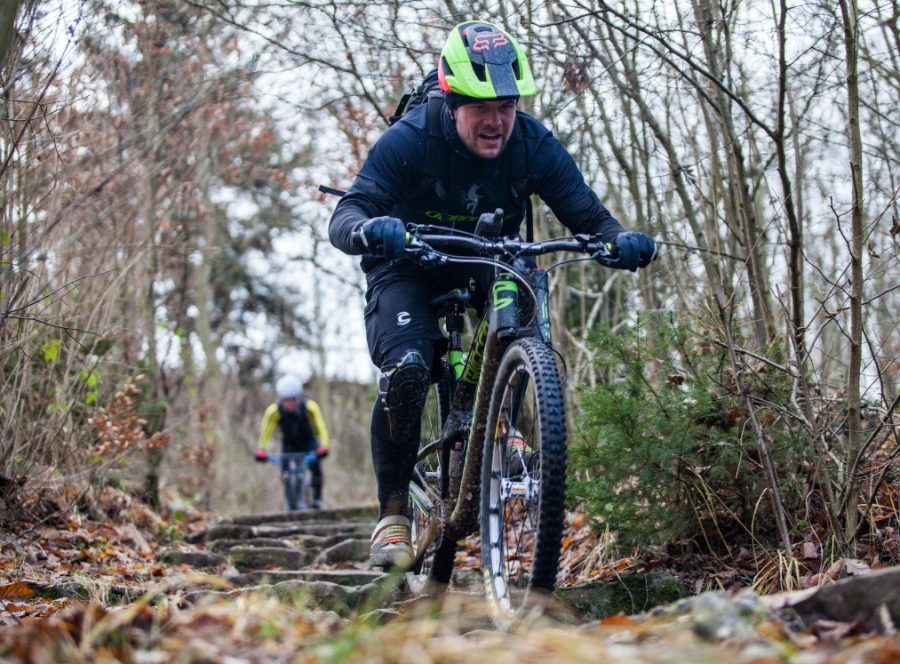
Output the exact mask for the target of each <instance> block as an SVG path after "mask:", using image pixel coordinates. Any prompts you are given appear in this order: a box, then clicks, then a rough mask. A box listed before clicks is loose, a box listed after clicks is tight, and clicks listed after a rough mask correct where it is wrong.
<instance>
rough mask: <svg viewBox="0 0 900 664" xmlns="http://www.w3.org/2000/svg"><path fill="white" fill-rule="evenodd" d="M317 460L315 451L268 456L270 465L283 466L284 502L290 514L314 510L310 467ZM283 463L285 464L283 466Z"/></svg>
mask: <svg viewBox="0 0 900 664" xmlns="http://www.w3.org/2000/svg"><path fill="white" fill-rule="evenodd" d="M315 460H316V453H315V452H314V451H313V452H284V453H282V454H269V455H268V458H267V461H268V462H269V463H274V464H276V465H278V466H282V471H281V482H282V484H283V485H284V502H285V508H286V509H287V511H288V512H305V511H307V510H310V509H313V508H314V500H313V498H314V496H313V488H312V470H311V469H310V465H311V464H312V463H313V462H314V461H315ZM282 461H284V462H285V463H284V464H282Z"/></svg>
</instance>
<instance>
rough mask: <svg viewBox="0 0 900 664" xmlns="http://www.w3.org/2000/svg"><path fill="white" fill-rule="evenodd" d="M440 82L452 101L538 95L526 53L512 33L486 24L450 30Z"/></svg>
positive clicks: (479, 23)
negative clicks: (460, 98)
mask: <svg viewBox="0 0 900 664" xmlns="http://www.w3.org/2000/svg"><path fill="white" fill-rule="evenodd" d="M438 79H439V81H440V84H441V90H443V91H444V93H445V94H447V97H448V101H450V100H451V99H452V98H453V97H457V96H458V97H462V98H470V99H514V98H518V97H523V96H524V97H530V96H532V95H535V94H537V87H536V86H535V84H534V77H533V76H532V75H531V68H530V67H529V66H528V59H527V58H526V57H525V51H524V50H522V47H521V46H519V43H518V42H517V41H516V40H515V39H513V38H512V36H510V34H509V33H507V32H505V31H504V30H501V29H500V28H498V27H497V26H496V25H493V24H492V23H485V22H484V21H467V22H465V23H460V24H459V25H457V26H456V27H455V28H453V30H451V31H450V36H449V37H447V43H446V44H444V48H443V49H442V50H441V61H440V64H439V66H438ZM457 101H458V100H457Z"/></svg>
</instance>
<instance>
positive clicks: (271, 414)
mask: <svg viewBox="0 0 900 664" xmlns="http://www.w3.org/2000/svg"><path fill="white" fill-rule="evenodd" d="M275 393H276V396H277V399H278V400H277V401H276V402H275V403H273V404H270V405H269V406H268V407H267V408H266V410H265V413H264V414H263V417H262V422H261V424H260V427H259V444H258V445H257V448H256V451H255V453H254V457H255V458H256V460H257V461H260V462H265V461H267V460H268V458H269V454H268V451H267V450H268V447H269V440H270V439H271V438H272V433H273V432H274V431H275V427H276V426H277V427H278V428H279V429H280V430H281V450H282V452H284V453H285V454H296V453H303V452H313V451H315V453H316V457H315V460H313V461H312V462H310V463H309V469H310V471H311V472H312V489H313V505H312V506H313V508H315V509H319V508H321V507H322V486H323V483H324V478H323V474H322V464H321V463H320V460H321V459H323V458H325V457H326V456H328V430H327V429H326V428H325V420H324V419H323V418H322V411H321V410H320V408H319V405H318V404H317V403H316V402H315V401H313V400H312V399H309V398H307V397H305V396H304V395H303V383H302V382H301V381H300V379H299V378H297V377H296V376H293V375H290V374H288V375H285V376H282V377H281V378H279V379H278V381H277V382H276V384H275ZM287 466H288V460H287V459H282V461H281V470H282V472H283V473H285V472H286V471H287ZM285 477H286V476H285ZM285 497H286V498H287V500H288V501H290V497H289V495H288V490H287V485H285ZM292 508H293V506H292V505H290V504H289V505H288V510H290V509H292Z"/></svg>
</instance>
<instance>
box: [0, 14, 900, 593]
mask: <svg viewBox="0 0 900 664" xmlns="http://www.w3.org/2000/svg"><path fill="white" fill-rule="evenodd" d="M898 13H900V7H898V5H897V4H896V3H891V2H861V3H860V2H853V1H851V0H840V1H838V2H830V1H823V2H813V3H804V4H802V5H797V6H794V5H788V4H787V3H785V2H776V3H763V2H758V1H756V0H753V1H751V2H747V3H728V2H725V3H721V2H716V1H714V0H677V1H676V2H672V3H667V4H666V5H665V6H662V5H659V4H658V3H653V2H649V1H648V2H637V3H613V4H606V3H599V2H552V3H544V2H531V0H523V1H521V2H506V1H505V0H503V1H499V2H484V3H482V2H475V3H468V4H466V5H465V6H462V5H457V4H456V3H453V2H435V1H415V2H402V3H399V2H387V3H380V4H378V5H377V6H373V5H371V4H369V3H363V2H356V1H355V0H348V1H346V2H318V1H313V2H302V3H301V2H271V3H270V2H266V1H265V0H259V1H257V2H238V1H235V2H231V1H226V2H214V1H212V0H185V1H178V2H175V1H172V2H168V1H161V0H145V1H141V2H130V1H127V0H121V1H117V2H104V1H102V0H98V1H91V2H74V1H60V2H54V1H32V2H28V1H19V2H7V3H4V4H3V7H2V9H0V67H2V70H0V71H2V74H0V75H2V86H3V87H2V98H0V107H2V110H3V113H2V134H0V159H2V161H0V177H2V180H0V196H2V205H0V367H2V369H0V372H2V373H0V391H2V398H0V414H2V417H0V501H2V504H0V507H2V508H3V510H4V514H5V517H4V518H16V515H21V514H22V513H23V510H24V511H28V510H32V511H40V510H41V509H44V508H45V507H46V506H45V505H44V503H47V502H48V501H50V502H52V503H53V504H54V505H57V506H58V505H59V501H60V498H59V496H69V497H70V499H71V503H72V504H74V502H75V500H76V497H77V495H78V489H77V487H87V486H99V485H103V484H112V485H116V486H120V487H124V488H127V489H128V490H129V491H131V492H134V493H135V494H136V495H140V496H142V497H143V498H144V499H146V500H147V501H148V502H149V503H151V504H154V505H157V506H159V507H160V508H161V509H170V510H172V509H177V506H178V505H179V504H191V505H195V506H199V507H202V508H203V509H206V510H211V511H216V512H219V513H222V514H233V513H247V512H253V511H264V510H273V509H278V508H279V507H280V501H281V498H280V488H279V486H278V480H277V477H276V475H275V471H274V469H273V468H272V467H258V466H254V465H253V464H250V463H249V460H250V452H251V451H252V448H253V447H254V445H255V441H256V436H257V428H258V423H259V418H260V417H261V414H262V411H263V409H264V407H265V406H266V404H267V403H269V402H270V401H271V400H272V398H273V395H272V392H271V385H272V384H273V382H274V379H275V377H276V376H277V375H278V374H279V373H281V372H284V371H294V372H297V373H299V374H300V375H301V376H302V378H303V379H304V380H305V381H306V383H307V392H308V393H309V394H310V395H311V396H312V397H313V398H315V399H316V400H317V401H318V402H319V403H320V404H321V406H322V408H323V411H324V414H325V418H326V421H327V423H328V426H329V429H330V431H331V433H332V436H333V438H334V440H335V443H334V452H333V454H332V455H331V456H330V457H329V459H328V461H327V462H326V463H327V465H326V474H327V475H326V476H327V485H326V500H327V501H328V502H329V503H331V504H333V505H347V504H357V503H360V502H371V501H372V500H374V485H373V480H372V476H371V471H370V469H369V460H368V458H369V453H368V440H367V429H368V415H369V411H370V408H371V401H372V397H373V395H374V392H373V390H374V386H373V378H374V374H373V373H372V368H371V366H370V365H369V361H368V357H367V354H366V351H365V345H364V341H363V338H362V318H361V313H362V307H363V285H364V281H363V278H362V274H361V271H360V270H359V268H358V266H357V262H356V260H355V259H353V258H350V257H347V256H344V255H342V254H340V253H339V252H337V251H336V250H335V249H334V248H333V247H331V245H330V244H329V242H328V240H327V222H328V218H329V216H330V213H331V210H332V209H333V206H334V203H335V200H336V199H334V197H329V196H326V195H323V194H321V193H320V192H319V191H318V185H319V184H327V185H330V186H334V187H338V188H344V187H346V186H348V185H349V183H350V182H351V181H352V178H353V175H354V174H355V172H356V171H357V169H358V168H359V165H360V164H361V162H362V160H363V159H364V157H365V154H366V151H367V149H368V148H369V147H370V146H371V145H372V144H373V143H374V141H375V140H376V139H377V137H378V136H379V135H380V134H381V132H383V131H384V129H385V128H386V126H387V122H386V120H387V117H388V116H389V115H390V113H391V112H392V111H393V110H394V106H395V104H396V101H397V100H398V99H399V97H400V96H401V94H402V93H403V92H404V91H405V90H406V89H408V88H409V87H410V86H412V85H414V84H416V83H418V82H419V81H420V80H421V79H422V78H423V76H424V74H425V73H426V72H427V71H428V70H429V69H431V68H432V67H433V66H434V65H435V62H436V58H437V53H438V51H439V49H440V46H441V44H442V43H443V39H444V37H445V34H446V31H447V30H448V29H449V28H450V27H451V26H452V25H454V24H455V23H457V22H459V21H461V20H465V19H468V18H471V17H473V16H477V17H480V18H483V19H493V20H496V21H497V22H499V23H500V24H502V25H504V26H507V27H508V28H509V29H510V30H511V31H512V32H513V33H514V34H515V35H516V36H517V37H519V38H520V39H521V41H522V43H523V45H524V46H525V48H526V49H527V51H528V54H529V58H530V60H531V63H532V67H533V69H534V71H535V76H536V79H537V80H538V82H539V88H540V92H539V94H538V96H537V97H535V98H534V99H529V100H523V104H522V105H523V107H524V108H525V110H527V111H528V112H530V113H532V114H534V115H535V116H537V117H538V118H541V119H543V120H544V121H545V122H546V123H547V124H548V126H550V127H551V128H552V130H553V131H554V133H555V134H556V135H557V136H558V137H559V138H560V139H561V140H562V141H563V143H564V144H566V145H567V146H568V147H569V149H570V151H571V152H572V154H573V155H574V157H575V158H576V160H577V162H578V163H579V165H580V166H581V167H582V169H583V171H584V173H585V174H586V178H587V179H588V181H589V183H590V184H591V186H592V187H593V188H594V190H595V191H596V192H597V194H598V195H599V196H600V198H601V200H603V201H604V202H605V203H606V204H607V206H608V207H609V208H610V209H611V210H612V211H613V212H614V214H615V215H616V216H617V217H618V218H620V219H621V220H622V221H623V223H624V224H625V225H626V226H627V227H629V228H632V229H635V230H640V231H644V232H647V233H650V234H652V235H654V236H655V237H656V238H658V240H660V241H661V243H662V244H661V246H662V251H661V258H660V260H659V261H657V262H656V263H654V264H653V266H651V267H650V268H649V269H647V270H643V271H641V272H640V273H638V274H631V273H627V272H615V271H609V270H602V269H598V267H597V266H596V265H595V264H593V263H575V264H570V265H566V266H563V267H559V268H558V269H554V270H553V272H552V279H553V281H552V286H553V287H552V316H553V318H554V324H555V327H554V329H555V335H556V343H557V347H558V349H559V350H560V352H561V355H562V357H564V358H565V361H566V364H565V371H566V385H567V398H568V400H569V408H568V416H569V420H570V425H571V426H570V431H571V435H570V438H571V439H572V444H571V456H570V466H571V472H570V478H569V479H570V502H571V505H572V507H578V508H580V509H583V510H584V511H585V512H586V513H587V514H588V515H589V517H590V518H591V520H592V522H593V523H594V524H595V526H596V528H597V529H598V530H600V531H602V532H603V533H604V535H605V536H606V537H608V540H609V542H610V550H611V551H612V550H618V551H619V552H621V551H623V550H625V551H628V552H634V551H645V552H654V554H655V555H659V552H663V551H667V552H669V553H672V552H676V553H678V554H680V555H692V554H695V553H699V554H702V555H709V554H714V556H718V557H724V558H727V559H728V562H729V565H733V566H734V569H747V570H749V571H748V572H747V574H748V579H747V580H748V581H749V582H759V580H760V579H762V578H768V579H772V578H775V579H777V583H780V584H783V585H791V584H792V583H794V582H795V581H796V580H797V578H798V577H799V576H800V574H801V570H799V568H798V567H797V565H796V563H795V560H796V559H802V560H807V561H814V562H815V565H818V566H819V567H821V568H825V567H827V565H829V564H830V562H831V561H833V560H834V559H836V558H839V557H860V558H867V559H868V560H870V561H873V562H879V563H892V562H893V563H895V562H897V559H898V558H900V540H898V535H897V533H898V527H897V526H898V524H897V515H896V509H895V506H894V503H893V497H894V495H893V491H892V486H896V482H897V475H898V468H897V464H896V461H897V453H898V448H897V444H896V441H897V428H896V427H897V418H896V413H895V410H896V406H897V401H898V372H900V334H898V316H897V313H896V312H897V311H900V301H898V299H900V297H898V290H900V260H898V241H900V238H898V235H900V221H898V202H897V192H898V186H900V185H898V175H897V173H895V171H894V169H895V168H897V167H898V158H897V155H898V154H900V151H898V144H897V143H898V136H900V132H898V125H900V114H898V110H897V99H898V98H900V75H898V71H900V67H898V59H900V31H898ZM563 230H564V229H563V228H562V227H561V226H560V225H559V224H558V223H557V222H556V221H555V220H554V219H553V218H552V214H551V213H550V211H549V210H546V209H544V208H542V207H541V206H540V205H538V206H537V208H536V234H537V236H538V237H540V238H542V237H550V236H553V235H558V234H561V233H562V231H563ZM72 487H75V489H72ZM49 496H53V499H52V501H51V499H50V498H49ZM63 502H65V501H63ZM42 505H44V506H43V507H42ZM69 506H70V507H71V504H70V505H69ZM788 552H790V555H785V554H787V553H788ZM750 559H752V560H753V563H754V564H753V565H749V564H743V563H747V561H748V560H750ZM760 560H763V561H764V562H763V564H760V562H759V561H760ZM807 571H808V570H807Z"/></svg>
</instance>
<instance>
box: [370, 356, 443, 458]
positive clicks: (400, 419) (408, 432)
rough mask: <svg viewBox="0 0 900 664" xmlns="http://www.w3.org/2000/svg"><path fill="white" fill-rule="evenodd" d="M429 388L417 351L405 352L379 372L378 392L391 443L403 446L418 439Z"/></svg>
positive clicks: (429, 373) (422, 360) (425, 366)
mask: <svg viewBox="0 0 900 664" xmlns="http://www.w3.org/2000/svg"><path fill="white" fill-rule="evenodd" d="M430 385H431V371H430V369H429V367H428V366H427V365H426V364H425V359H424V358H423V357H422V354H421V353H419V351H417V350H410V351H407V353H406V354H405V355H403V357H402V358H401V359H400V361H399V362H398V363H397V364H396V365H394V366H393V367H391V368H389V369H386V370H382V373H381V378H380V379H379V381H378V391H379V392H380V393H381V401H382V403H383V404H384V412H385V415H386V416H387V423H388V432H389V434H390V437H391V440H392V441H393V442H395V443H406V442H411V441H412V440H413V439H415V438H418V436H419V427H420V424H421V419H422V407H423V406H424V405H425V399H426V398H427V397H428V388H429V386H430Z"/></svg>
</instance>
